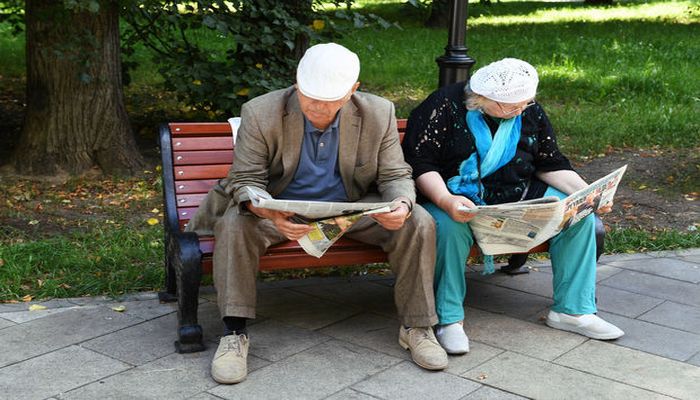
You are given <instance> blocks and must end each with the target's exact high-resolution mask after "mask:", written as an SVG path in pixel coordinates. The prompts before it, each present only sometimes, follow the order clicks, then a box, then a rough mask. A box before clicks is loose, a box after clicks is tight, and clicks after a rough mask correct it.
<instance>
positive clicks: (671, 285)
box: [600, 271, 700, 307]
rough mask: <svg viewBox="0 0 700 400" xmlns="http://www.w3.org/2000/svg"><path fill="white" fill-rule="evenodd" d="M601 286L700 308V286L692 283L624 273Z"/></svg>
mask: <svg viewBox="0 0 700 400" xmlns="http://www.w3.org/2000/svg"><path fill="white" fill-rule="evenodd" d="M600 284H601V285H605V286H611V287H615V288H618V289H623V290H627V291H630V292H635V293H639V294H643V295H653V296H654V297H658V298H662V299H666V300H671V301H675V302H676V303H681V304H687V305H691V306H695V307H700V285H695V284H692V283H690V282H681V281H678V280H675V279H669V278H664V277H661V276H656V275H650V274H645V273H641V272H636V271H622V272H620V273H619V274H616V275H614V276H612V277H610V278H608V279H606V280H604V281H602V282H601V283H600Z"/></svg>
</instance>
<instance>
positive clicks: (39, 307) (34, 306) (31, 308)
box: [29, 304, 46, 311]
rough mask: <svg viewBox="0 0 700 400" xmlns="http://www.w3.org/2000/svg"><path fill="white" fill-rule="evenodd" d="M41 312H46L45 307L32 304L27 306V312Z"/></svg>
mask: <svg viewBox="0 0 700 400" xmlns="http://www.w3.org/2000/svg"><path fill="white" fill-rule="evenodd" d="M41 310H46V306H42V305H40V304H32V305H31V306H29V311H41Z"/></svg>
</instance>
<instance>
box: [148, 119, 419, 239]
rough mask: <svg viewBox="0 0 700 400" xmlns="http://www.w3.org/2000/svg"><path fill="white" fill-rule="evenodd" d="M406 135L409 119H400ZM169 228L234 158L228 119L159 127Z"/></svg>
mask: <svg viewBox="0 0 700 400" xmlns="http://www.w3.org/2000/svg"><path fill="white" fill-rule="evenodd" d="M397 127H398V130H399V135H400V136H401V139H403V135H404V132H405V130H406V120H405V119H400V120H398V121H397ZM160 146H161V157H162V160H163V196H164V199H163V200H164V204H165V211H166V228H167V229H169V230H171V231H172V230H174V231H179V230H182V228H183V227H184V226H185V224H186V223H187V221H189V220H190V218H191V217H192V216H193V215H194V213H195V211H197V207H198V206H199V204H200V203H201V201H202V199H204V197H205V196H206V195H207V192H209V189H211V188H212V187H213V186H214V185H215V184H216V182H217V181H218V180H219V179H221V178H224V177H226V175H227V174H228V171H229V169H230V168H231V163H232V162H233V161H234V160H233V148H234V145H233V137H232V136H231V126H230V125H229V123H228V122H173V123H169V124H164V125H162V126H161V128H160Z"/></svg>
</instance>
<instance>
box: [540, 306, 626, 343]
mask: <svg viewBox="0 0 700 400" xmlns="http://www.w3.org/2000/svg"><path fill="white" fill-rule="evenodd" d="M546 323H547V325H548V326H550V327H552V328H554V329H561V330H563V331H569V332H575V333H578V334H579V335H583V336H588V337H589V338H592V339H601V340H611V339H617V338H619V337H620V336H622V335H624V334H625V332H623V331H622V329H620V328H618V327H616V326H615V325H613V324H611V323H609V322H606V321H605V320H603V319H602V318H600V317H599V316H597V315H595V314H584V315H581V316H578V317H574V316H573V315H569V314H564V313H558V312H555V311H551V310H550V311H549V315H547V322H546Z"/></svg>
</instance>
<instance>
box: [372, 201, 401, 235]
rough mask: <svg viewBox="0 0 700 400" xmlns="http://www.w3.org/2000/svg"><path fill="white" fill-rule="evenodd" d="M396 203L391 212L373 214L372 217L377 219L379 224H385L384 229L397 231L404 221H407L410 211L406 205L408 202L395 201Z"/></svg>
mask: <svg viewBox="0 0 700 400" xmlns="http://www.w3.org/2000/svg"><path fill="white" fill-rule="evenodd" d="M395 205H396V208H394V209H393V210H391V211H390V212H387V213H381V214H372V218H374V220H375V221H377V223H379V225H381V226H383V227H384V229H388V230H390V231H396V230H399V229H401V227H402V226H403V224H404V222H406V219H407V218H408V213H409V210H408V206H407V205H406V203H401V202H395Z"/></svg>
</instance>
